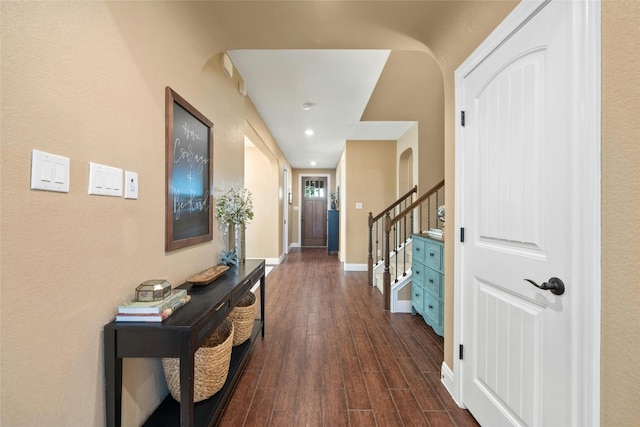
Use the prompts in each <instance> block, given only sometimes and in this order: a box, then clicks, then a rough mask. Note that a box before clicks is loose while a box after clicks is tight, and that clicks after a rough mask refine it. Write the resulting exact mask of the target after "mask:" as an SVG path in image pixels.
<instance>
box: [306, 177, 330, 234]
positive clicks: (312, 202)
mask: <svg viewBox="0 0 640 427" xmlns="http://www.w3.org/2000/svg"><path fill="white" fill-rule="evenodd" d="M302 246H327V178H325V177H308V176H303V177H302Z"/></svg>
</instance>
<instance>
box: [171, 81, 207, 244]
mask: <svg viewBox="0 0 640 427" xmlns="http://www.w3.org/2000/svg"><path fill="white" fill-rule="evenodd" d="M165 100H166V104H165V133H166V136H165V140H166V177H167V181H166V213H165V221H166V227H165V228H166V236H165V251H172V250H175V249H180V248H184V247H186V246H191V245H195V244H197V243H202V242H205V241H207V240H211V239H212V238H213V230H212V227H213V218H212V212H211V209H210V206H211V204H210V200H211V197H210V196H211V189H212V188H213V123H212V122H211V121H209V120H208V119H207V118H206V117H205V116H204V115H202V114H201V113H200V112H199V111H198V110H196V109H195V108H194V107H193V106H192V105H191V104H189V103H188V102H187V101H186V100H185V99H184V98H182V97H181V96H180V95H178V94H177V93H176V92H174V91H173V90H172V89H171V88H169V87H167V89H166V96H165Z"/></svg>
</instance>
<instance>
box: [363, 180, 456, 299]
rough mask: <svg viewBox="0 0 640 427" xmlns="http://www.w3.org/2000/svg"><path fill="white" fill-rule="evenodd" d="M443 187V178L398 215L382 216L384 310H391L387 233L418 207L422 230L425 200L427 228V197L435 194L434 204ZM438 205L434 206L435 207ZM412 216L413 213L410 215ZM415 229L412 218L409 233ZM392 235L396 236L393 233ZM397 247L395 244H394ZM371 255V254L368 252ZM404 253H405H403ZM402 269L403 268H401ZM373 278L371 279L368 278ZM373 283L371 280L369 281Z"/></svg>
mask: <svg viewBox="0 0 640 427" xmlns="http://www.w3.org/2000/svg"><path fill="white" fill-rule="evenodd" d="M443 187H444V179H443V180H442V181H440V182H439V183H437V184H436V185H435V186H433V188H431V189H430V190H429V191H427V192H426V193H425V194H423V195H422V196H420V197H419V198H418V199H417V200H416V201H414V202H413V203H411V204H410V205H409V206H407V207H405V209H404V210H403V211H402V212H400V213H399V214H398V215H395V216H394V217H393V218H391V214H390V213H389V212H387V213H386V214H385V216H384V236H383V237H382V242H383V254H384V272H383V274H382V291H383V293H384V309H385V310H391V271H390V268H389V265H390V258H391V256H390V251H389V248H390V246H389V235H390V234H391V230H392V228H393V227H394V226H395V225H396V224H397V223H398V222H400V221H401V220H403V219H406V217H407V215H410V214H412V213H413V212H414V210H416V209H418V210H419V212H420V229H421V230H422V204H423V203H424V202H425V201H427V203H429V204H428V205H427V208H428V210H429V212H428V215H429V216H428V218H427V228H429V227H430V226H431V224H430V221H431V219H430V206H431V205H430V200H429V197H431V196H432V195H434V194H435V195H436V205H437V204H438V201H439V200H438V191H439V190H440V189H442V188H443ZM437 208H438V207H437V206H436V209H437ZM412 216H413V215H412ZM436 224H437V220H436ZM414 231H415V230H414V229H413V220H412V221H411V233H413V232H414ZM394 237H397V236H395V235H394ZM403 238H404V240H405V243H406V222H405V236H404V237H403ZM396 249H397V246H396ZM369 255H371V254H369ZM405 255H406V254H405ZM396 263H397V258H396ZM403 271H404V269H403ZM397 272H398V269H397V267H396V274H397ZM370 276H371V277H373V273H371V274H370ZM370 280H373V279H370ZM371 283H373V282H371Z"/></svg>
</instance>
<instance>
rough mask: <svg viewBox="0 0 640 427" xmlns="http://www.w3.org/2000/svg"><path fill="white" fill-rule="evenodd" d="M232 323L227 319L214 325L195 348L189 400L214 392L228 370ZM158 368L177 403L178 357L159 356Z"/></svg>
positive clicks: (223, 381)
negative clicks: (191, 397)
mask: <svg viewBox="0 0 640 427" xmlns="http://www.w3.org/2000/svg"><path fill="white" fill-rule="evenodd" d="M233 334H234V330H233V322H232V321H231V320H229V318H226V319H224V321H223V322H222V323H221V324H220V326H218V327H217V328H216V329H215V330H214V331H213V332H212V333H211V335H210V336H209V338H207V339H206V341H205V342H204V343H203V344H202V346H201V347H200V348H199V349H198V350H197V351H196V354H195V360H194V386H193V401H194V402H200V401H201V400H205V399H208V398H210V397H211V396H213V395H214V394H216V393H217V392H218V391H220V389H221V388H222V386H223V385H224V383H225V381H226V380H227V374H228V373H229V363H230V361H231V348H232V343H233ZM162 368H163V369H164V376H165V378H166V379H167V385H168V386H169V391H170V392H171V396H173V398H174V399H175V400H177V401H178V402H180V359H177V358H176V359H174V358H163V359H162Z"/></svg>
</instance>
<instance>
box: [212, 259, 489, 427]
mask: <svg viewBox="0 0 640 427" xmlns="http://www.w3.org/2000/svg"><path fill="white" fill-rule="evenodd" d="M265 289H266V301H265V306H266V307H265V325H266V327H265V338H264V339H259V340H258V342H256V344H255V346H254V349H253V353H252V356H251V358H250V359H249V361H248V362H247V366H246V367H245V370H244V372H243V374H242V377H241V378H240V380H239V383H238V386H237V388H236V390H235V392H234V394H233V396H232V398H231V400H230V402H229V405H228V406H227V408H226V410H225V413H224V415H223V417H222V420H221V423H220V425H221V426H234V427H235V426H238V427H239V426H277V427H280V426H295V427H298V426H354V427H355V426H367V427H369V426H431V427H440V426H443V427H444V426H460V427H469V426H477V425H478V424H477V423H476V421H475V420H474V418H473V417H472V416H471V415H470V414H469V412H467V411H465V410H462V409H460V408H458V406H457V405H456V404H455V403H454V402H453V400H452V399H451V397H450V396H449V394H448V392H447V391H446V390H445V388H444V386H443V385H442V384H441V382H440V365H441V363H442V360H443V340H442V338H441V337H439V336H437V335H436V334H435V333H434V332H433V330H432V329H431V328H430V327H428V326H427V325H426V324H425V323H424V321H423V319H422V318H421V317H420V316H411V315H410V314H401V313H396V314H391V313H388V312H385V311H384V310H383V309H382V295H381V294H380V292H379V291H378V290H377V289H375V288H373V287H371V286H368V284H367V273H366V272H344V271H342V266H341V264H340V262H339V261H338V259H337V257H336V256H335V255H333V256H329V255H327V251H326V249H323V248H317V249H316V248H313V249H311V248H310V249H307V248H304V249H300V248H298V249H295V250H293V251H292V252H290V253H289V254H288V255H287V257H286V259H285V261H284V262H283V263H281V264H280V265H278V266H276V267H275V268H274V269H273V270H272V271H271V273H270V274H269V275H268V276H267V279H266V288H265Z"/></svg>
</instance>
